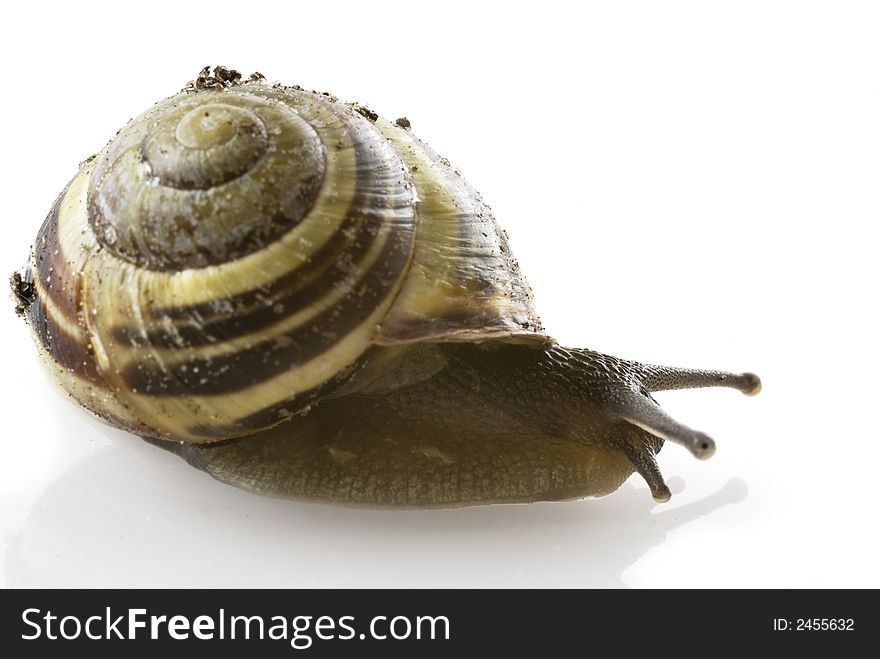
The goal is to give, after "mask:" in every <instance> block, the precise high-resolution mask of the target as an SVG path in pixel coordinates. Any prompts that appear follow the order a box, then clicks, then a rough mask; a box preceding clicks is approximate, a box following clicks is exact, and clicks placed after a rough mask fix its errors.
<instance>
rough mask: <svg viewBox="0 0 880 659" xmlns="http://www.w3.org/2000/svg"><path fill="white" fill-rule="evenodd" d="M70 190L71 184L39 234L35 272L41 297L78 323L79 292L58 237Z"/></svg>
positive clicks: (59, 197)
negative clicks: (59, 217)
mask: <svg viewBox="0 0 880 659" xmlns="http://www.w3.org/2000/svg"><path fill="white" fill-rule="evenodd" d="M69 187H70V183H68V184H67V186H66V187H65V188H64V192H62V193H61V194H60V195H59V196H58V198H57V199H56V200H55V203H54V204H52V209H51V210H50V211H49V215H47V216H46V220H45V221H44V222H43V226H41V227H40V231H39V232H38V233H37V249H36V250H35V256H36V259H35V260H36V264H35V268H34V269H35V270H36V275H37V278H38V279H39V285H40V294H41V295H45V296H47V297H48V298H49V300H51V302H52V305H53V306H54V308H55V309H56V310H57V311H58V312H60V313H61V315H63V316H64V317H66V318H68V319H69V320H70V321H71V322H72V323H79V314H80V302H81V299H80V291H79V288H78V287H77V280H76V277H75V273H72V272H71V271H70V264H69V262H68V261H67V256H66V255H65V253H64V248H63V246H62V245H61V239H60V237H59V235H58V215H59V213H60V212H61V202H62V201H63V200H64V197H65V195H66V194H67V190H68V188H69ZM71 288H72V290H71Z"/></svg>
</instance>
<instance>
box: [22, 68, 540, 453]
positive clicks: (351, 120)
mask: <svg viewBox="0 0 880 659" xmlns="http://www.w3.org/2000/svg"><path fill="white" fill-rule="evenodd" d="M31 269H32V271H33V280H34V286H35V290H36V302H35V303H34V304H32V305H31V307H30V308H29V310H28V312H27V313H28V315H29V319H30V322H31V324H32V326H33V329H34V332H35V334H36V337H37V340H38V343H39V345H40V346H41V348H42V351H43V353H44V355H45V356H46V357H47V359H46V361H47V362H48V364H49V366H50V368H51V369H52V370H53V371H54V373H55V375H56V377H57V379H58V380H59V381H60V382H61V384H62V385H63V386H64V387H65V388H66V389H67V391H68V392H69V393H71V394H72V395H73V397H74V398H75V399H77V400H78V401H79V402H80V403H81V404H83V405H84V406H85V407H87V408H88V409H90V410H92V411H93V412H95V413H97V414H99V415H100V416H102V417H104V418H106V419H108V420H110V421H111V422H112V423H114V424H115V425H118V426H122V427H125V428H127V429H130V430H133V431H135V432H137V433H139V434H142V435H149V436H154V437H161V438H172V439H176V440H183V441H189V442H204V441H215V440H217V439H222V438H230V437H236V436H242V435H246V434H251V433H253V432H256V431H258V430H262V429H265V428H269V427H271V426H273V425H276V424H277V423H279V422H280V421H282V420H284V419H285V418H287V417H289V416H292V415H294V414H297V413H300V412H302V411H303V410H305V409H307V408H308V406H309V405H310V404H311V403H313V402H314V401H316V400H318V399H319V398H320V397H322V396H323V395H326V393H327V392H328V391H332V390H333V389H334V388H335V387H337V386H339V384H340V383H341V382H344V381H345V380H346V379H347V378H348V377H349V376H350V374H351V373H352V372H353V371H354V370H355V369H356V368H357V365H358V362H359V359H360V358H361V357H362V355H363V354H364V353H365V352H366V351H367V349H368V348H369V347H370V346H371V345H376V344H401V343H407V342H414V341H426V340H427V341H448V340H455V341H474V340H486V339H490V338H502V339H504V340H543V335H542V334H540V331H539V329H540V326H539V323H538V321H537V316H536V314H535V313H534V310H533V308H532V301H531V293H530V291H529V289H528V286H527V284H526V283H525V280H524V279H523V278H522V276H521V275H520V274H519V270H518V266H517V265H516V262H515V261H513V259H512V256H511V255H510V251H509V248H508V247H507V243H506V237H505V236H504V234H503V232H502V231H501V230H500V229H498V227H497V225H496V224H495V222H494V218H492V216H491V213H490V212H489V210H488V208H487V207H485V205H484V204H482V202H481V201H480V199H479V196H478V195H477V194H476V192H475V191H473V189H472V188H470V187H469V186H468V185H467V184H466V183H465V182H464V180H463V179H461V177H460V176H459V175H458V174H457V173H456V172H454V171H453V170H452V169H451V167H449V165H448V163H446V162H445V161H444V160H443V159H442V158H440V157H439V156H437V155H436V154H435V153H433V152H432V151H431V150H430V149H428V148H427V147H426V146H425V145H424V144H422V143H421V142H419V141H418V140H416V139H415V138H414V137H412V135H411V133H410V132H409V131H408V130H406V129H404V128H402V127H400V126H397V125H394V124H391V123H389V122H386V121H384V120H382V119H376V118H375V117H374V116H373V117H371V116H369V113H366V112H363V113H362V112H358V108H357V107H356V106H352V105H348V104H344V103H340V102H338V101H337V100H336V99H335V98H333V97H330V96H328V95H325V94H317V93H314V92H306V91H303V90H301V89H299V88H291V87H282V86H277V85H269V84H267V83H264V82H262V81H253V82H248V83H243V84H237V85H234V86H231V87H228V88H225V89H217V90H215V89H208V90H205V89H201V90H197V91H185V92H182V93H180V94H178V95H176V96H173V97H171V98H168V99H166V100H164V101H161V102H160V103H158V104H156V105H155V106H154V107H153V108H151V109H150V110H148V111H147V112H145V113H144V114H143V115H141V116H140V117H138V118H136V119H134V120H132V122H130V123H129V125H128V126H126V127H125V128H123V129H122V130H121V131H120V132H119V133H118V134H117V136H116V138H115V139H114V140H113V141H112V142H111V143H110V144H109V145H108V146H107V147H106V148H105V149H104V150H103V151H102V152H101V153H100V154H98V155H97V156H96V157H95V158H93V159H91V160H90V161H88V162H87V163H85V164H84V165H83V167H82V168H81V171H80V172H79V173H78V174H77V176H76V177H75V178H74V179H73V180H72V181H71V183H70V184H69V185H68V187H67V188H66V189H65V191H64V192H63V193H62V195H61V196H60V197H59V198H58V200H57V201H56V202H55V204H54V206H53V208H52V210H51V212H50V214H49V216H48V218H47V219H46V221H45V223H44V225H43V227H42V228H41V230H40V233H39V235H38V238H37V243H36V244H35V246H34V252H33V255H32V262H31Z"/></svg>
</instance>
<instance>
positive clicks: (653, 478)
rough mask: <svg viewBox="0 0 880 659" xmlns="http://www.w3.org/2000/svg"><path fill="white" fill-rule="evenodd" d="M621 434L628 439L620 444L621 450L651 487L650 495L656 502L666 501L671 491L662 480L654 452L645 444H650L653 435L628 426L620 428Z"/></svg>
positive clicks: (670, 496)
mask: <svg viewBox="0 0 880 659" xmlns="http://www.w3.org/2000/svg"><path fill="white" fill-rule="evenodd" d="M621 434H622V436H623V437H624V438H625V439H626V440H629V441H624V442H623V444H622V447H623V451H624V453H626V456H627V457H628V458H629V460H630V462H631V463H632V465H633V467H634V468H635V470H636V472H637V473H638V474H639V476H641V477H642V478H643V479H645V483H647V484H648V487H649V488H650V489H651V496H652V497H654V501H656V502H657V503H666V502H667V501H669V499H671V498H672V493H671V492H670V491H669V487H668V486H667V485H666V481H665V480H663V474H661V473H660V467H659V466H658V465H657V459H656V458H655V457H654V454H653V453H652V452H651V451H650V450H649V449H647V448H645V447H646V446H650V444H651V440H653V438H654V437H653V435H651V434H650V433H647V432H646V431H644V430H642V429H641V428H636V427H633V426H629V427H628V429H626V430H622V432H621Z"/></svg>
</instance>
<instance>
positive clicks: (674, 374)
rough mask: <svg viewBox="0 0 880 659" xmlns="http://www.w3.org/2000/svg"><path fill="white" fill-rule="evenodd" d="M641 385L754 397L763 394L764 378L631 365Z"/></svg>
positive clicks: (693, 369) (751, 374)
mask: <svg viewBox="0 0 880 659" xmlns="http://www.w3.org/2000/svg"><path fill="white" fill-rule="evenodd" d="M630 364H631V365H632V366H633V369H634V371H635V373H636V377H637V378H638V380H639V381H640V383H641V385H642V386H643V387H644V388H645V389H646V390H648V391H669V390H671V389H701V388H705V387H728V388H730V389H736V390H737V391H741V392H742V393H744V394H745V395H747V396H754V395H756V394H758V393H760V391H761V378H759V377H758V376H757V375H755V374H754V373H731V372H729V371H715V370H705V369H696V368H678V367H675V366H657V365H653V364H639V363H637V362H630Z"/></svg>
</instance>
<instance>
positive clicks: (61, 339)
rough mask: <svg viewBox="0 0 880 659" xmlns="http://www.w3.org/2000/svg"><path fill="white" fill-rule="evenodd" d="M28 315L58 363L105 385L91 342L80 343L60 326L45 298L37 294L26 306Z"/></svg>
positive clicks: (48, 350)
mask: <svg viewBox="0 0 880 659" xmlns="http://www.w3.org/2000/svg"><path fill="white" fill-rule="evenodd" d="M28 315H29V319H30V322H31V326H32V327H33V331H34V334H36V336H37V338H38V339H39V341H40V345H42V346H43V348H45V350H46V352H47V353H48V354H49V356H51V357H52V359H54V360H55V362H56V363H57V364H58V365H59V366H61V367H62V368H64V369H67V370H68V371H70V372H71V373H72V374H73V375H76V376H78V377H81V378H83V379H85V380H88V381H89V382H92V383H94V384H97V385H101V386H104V378H103V376H102V375H101V372H100V371H99V370H98V364H97V362H96V361H95V356H94V354H93V353H92V346H91V344H90V343H87V342H86V343H83V342H82V341H81V340H79V339H78V338H77V337H73V336H70V334H68V333H67V331H65V330H64V329H63V328H61V327H59V326H58V325H57V323H56V322H55V321H54V320H52V316H51V315H50V314H49V313H48V310H47V309H46V301H45V300H43V299H40V298H37V300H35V302H34V303H33V304H31V306H30V308H29V309H28Z"/></svg>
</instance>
